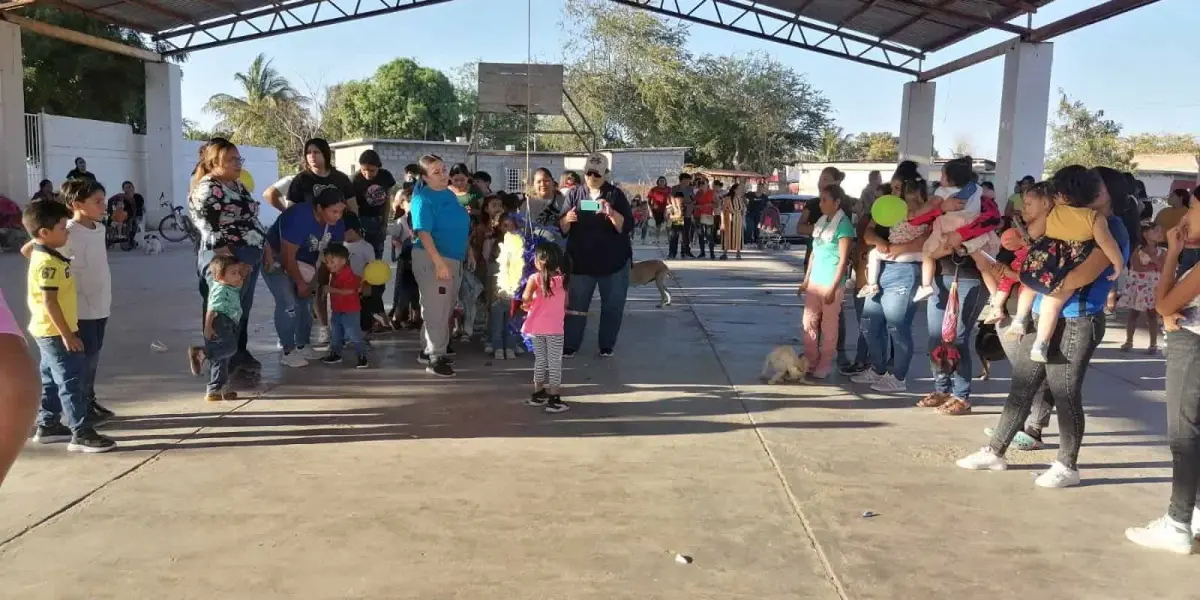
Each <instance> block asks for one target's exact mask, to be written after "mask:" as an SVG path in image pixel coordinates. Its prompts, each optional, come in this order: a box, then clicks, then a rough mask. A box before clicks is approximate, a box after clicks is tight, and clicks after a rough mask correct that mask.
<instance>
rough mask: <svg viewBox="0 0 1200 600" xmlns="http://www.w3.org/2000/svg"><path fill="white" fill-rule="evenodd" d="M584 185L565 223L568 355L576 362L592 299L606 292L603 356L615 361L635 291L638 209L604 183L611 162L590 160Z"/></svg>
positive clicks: (597, 156) (602, 319)
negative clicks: (633, 266) (632, 267)
mask: <svg viewBox="0 0 1200 600" xmlns="http://www.w3.org/2000/svg"><path fill="white" fill-rule="evenodd" d="M584 166H585V170H584V185H581V186H579V187H577V188H575V189H573V190H571V194H570V196H569V197H568V198H567V206H566V208H567V212H566V213H565V214H563V217H562V219H560V220H559V226H560V227H561V228H562V232H563V234H564V235H566V236H567V256H568V257H569V258H570V259H571V260H570V265H571V281H570V284H569V289H568V290H567V316H566V327H565V331H564V333H565V336H566V337H565V339H564V341H563V357H564V358H570V357H572V356H574V355H575V353H576V352H578V351H579V346H580V345H582V343H583V330H584V327H586V326H587V315H588V309H589V308H590V307H591V305H592V295H593V294H595V292H596V289H597V288H599V289H600V330H599V333H598V335H597V337H598V341H599V343H600V356H602V357H610V356H612V355H613V349H614V347H615V346H616V344H617V334H619V333H620V332H621V320H622V319H623V317H624V315H625V296H626V293H627V292H628V291H629V266H630V261H631V260H632V259H633V243H632V240H631V239H630V234H631V233H633V209H632V207H630V206H629V200H628V199H627V198H625V193H624V192H622V191H621V190H620V188H618V187H616V186H615V185H612V184H611V183H608V182H606V181H605V180H604V177H605V175H606V174H607V173H608V158H607V157H605V156H604V155H603V154H599V153H597V154H592V155H591V156H588V158H587V163H586V164H585V165H584Z"/></svg>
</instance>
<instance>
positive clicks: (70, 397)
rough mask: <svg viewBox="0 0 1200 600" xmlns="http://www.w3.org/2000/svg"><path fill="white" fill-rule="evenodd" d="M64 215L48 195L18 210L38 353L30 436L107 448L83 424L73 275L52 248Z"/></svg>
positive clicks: (82, 365)
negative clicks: (37, 403) (29, 243)
mask: <svg viewBox="0 0 1200 600" xmlns="http://www.w3.org/2000/svg"><path fill="white" fill-rule="evenodd" d="M70 218H71V211H70V209H68V208H67V206H66V205H65V204H62V203H61V202H55V201H53V200H40V201H34V202H30V203H29V206H27V207H25V211H24V212H23V213H22V215H21V221H22V224H24V225H25V230H26V231H28V232H29V235H30V237H32V238H33V239H34V245H33V252H32V255H31V256H30V258H29V273H28V281H27V286H26V287H27V289H28V295H29V296H28V303H29V314H30V320H29V333H31V334H32V335H33V337H34V339H35V340H36V341H37V345H38V350H39V351H40V353H41V375H42V399H41V408H40V410H38V419H37V431H36V432H35V433H34V436H33V441H34V442H37V443H41V444H50V443H55V442H65V441H69V442H70V443H69V444H68V446H67V450H68V451H71V452H86V453H97V452H108V451H109V450H112V449H114V448H116V447H117V444H116V442H113V441H112V439H110V438H108V437H106V436H103V435H100V434H99V433H96V430H95V429H93V428H92V427H91V426H90V425H88V423H87V419H88V399H87V397H86V396H85V395H84V389H83V385H84V379H85V375H86V371H87V355H86V354H85V353H84V348H83V342H82V341H81V340H80V339H79V335H78V332H79V309H78V304H77V302H78V300H77V298H76V292H75V279H74V278H72V276H71V261H70V259H68V258H66V257H65V256H63V255H62V254H61V253H59V251H58V250H59V248H62V247H63V246H65V245H66V244H67V220H68V219H70ZM64 414H65V416H66V419H67V424H66V425H65V426H64V425H63V423H62V417H63V416H64Z"/></svg>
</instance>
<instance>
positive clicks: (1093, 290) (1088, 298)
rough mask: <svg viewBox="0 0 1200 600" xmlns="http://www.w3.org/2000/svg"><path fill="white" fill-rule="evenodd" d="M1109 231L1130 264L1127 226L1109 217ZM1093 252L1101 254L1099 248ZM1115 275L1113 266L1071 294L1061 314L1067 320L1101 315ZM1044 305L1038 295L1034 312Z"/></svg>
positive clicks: (1119, 220)
mask: <svg viewBox="0 0 1200 600" xmlns="http://www.w3.org/2000/svg"><path fill="white" fill-rule="evenodd" d="M1108 230H1109V231H1110V232H1112V236H1113V239H1114V240H1116V241H1117V247H1118V248H1120V249H1121V258H1122V260H1123V261H1124V262H1125V264H1129V232H1127V231H1125V224H1124V223H1123V222H1122V221H1121V219H1119V218H1117V217H1108ZM1092 251H1093V252H1100V248H1099V247H1097V248H1095V249H1094V250H1092ZM1112 274H1113V268H1112V265H1109V266H1108V268H1106V269H1104V272H1103V273H1101V274H1100V276H1099V277H1097V278H1096V280H1095V281H1093V282H1091V283H1089V284H1088V285H1085V286H1083V287H1081V288H1079V289H1077V290H1075V293H1074V294H1071V297H1070V298H1067V301H1066V303H1064V304H1063V309H1062V312H1061V313H1059V315H1060V316H1062V317H1063V318H1065V319H1072V318H1075V317H1086V316H1089V315H1094V314H1097V313H1100V312H1101V311H1103V310H1104V305H1105V304H1107V303H1108V292H1109V291H1111V290H1112V287H1113V285H1114V284H1116V282H1115V281H1109V279H1108V278H1109V277H1110V276H1111V275H1112ZM1041 304H1042V296H1041V294H1039V295H1038V297H1037V298H1035V299H1034V301H1033V312H1037V311H1038V309H1039V308H1040V307H1041Z"/></svg>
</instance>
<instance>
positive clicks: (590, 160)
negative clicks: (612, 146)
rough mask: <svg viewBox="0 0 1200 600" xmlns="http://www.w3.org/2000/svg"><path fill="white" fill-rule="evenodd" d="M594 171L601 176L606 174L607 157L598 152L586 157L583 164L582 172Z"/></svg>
mask: <svg viewBox="0 0 1200 600" xmlns="http://www.w3.org/2000/svg"><path fill="white" fill-rule="evenodd" d="M588 171H596V172H597V173H600V174H601V175H603V174H605V173H607V172H608V157H607V156H604V155H603V154H601V153H599V152H593V153H591V154H589V155H588V157H587V161H585V162H584V163H583V172H584V174H587V172H588Z"/></svg>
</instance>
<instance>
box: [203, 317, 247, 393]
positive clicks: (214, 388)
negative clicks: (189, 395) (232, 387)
mask: <svg viewBox="0 0 1200 600" xmlns="http://www.w3.org/2000/svg"><path fill="white" fill-rule="evenodd" d="M238 327H239V325H238V324H237V323H234V322H233V319H230V318H229V317H227V316H225V315H222V314H218V315H217V316H216V318H215V319H213V332H214V333H216V334H217V335H216V336H215V337H213V339H211V340H210V339H205V340H204V359H205V360H207V361H208V393H210V394H214V393H220V392H221V391H223V390H224V389H225V386H226V385H227V384H228V383H229V360H230V359H232V358H233V355H234V354H237V350H238Z"/></svg>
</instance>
